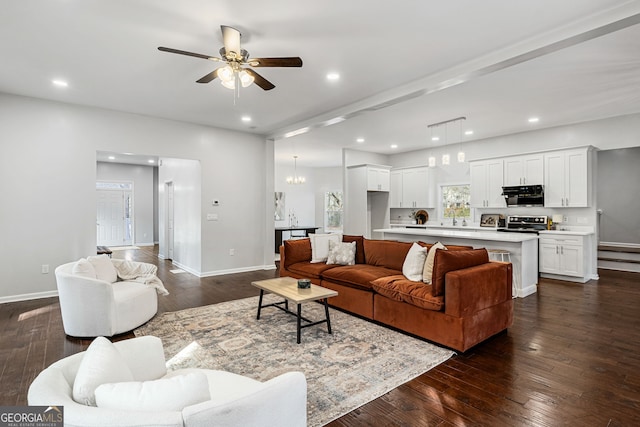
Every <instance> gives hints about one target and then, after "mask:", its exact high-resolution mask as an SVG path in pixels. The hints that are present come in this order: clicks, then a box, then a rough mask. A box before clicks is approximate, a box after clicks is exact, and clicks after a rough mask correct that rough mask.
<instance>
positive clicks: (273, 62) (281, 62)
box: [248, 56, 302, 67]
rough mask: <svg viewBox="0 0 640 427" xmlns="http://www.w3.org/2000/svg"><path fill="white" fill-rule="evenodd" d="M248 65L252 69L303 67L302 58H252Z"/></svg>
mask: <svg viewBox="0 0 640 427" xmlns="http://www.w3.org/2000/svg"><path fill="white" fill-rule="evenodd" d="M248 64H249V65H251V66H252V67H302V58H299V57H297V56H292V57H287V58H251V59H250V60H249V61H248Z"/></svg>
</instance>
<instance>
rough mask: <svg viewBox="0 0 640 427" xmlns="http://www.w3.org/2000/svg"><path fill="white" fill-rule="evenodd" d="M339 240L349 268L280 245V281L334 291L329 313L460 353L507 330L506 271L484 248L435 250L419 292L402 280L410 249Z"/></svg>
mask: <svg viewBox="0 0 640 427" xmlns="http://www.w3.org/2000/svg"><path fill="white" fill-rule="evenodd" d="M343 241H344V242H352V241H355V242H356V264H355V265H333V264H326V263H311V262H310V261H311V242H310V239H308V238H307V239H299V240H287V241H285V242H284V244H283V246H282V248H281V250H280V276H290V277H294V278H298V279H300V278H307V279H311V282H312V283H314V284H317V285H321V286H324V287H325V288H329V289H333V290H335V291H337V292H338V296H336V297H333V298H330V299H329V304H330V305H332V306H334V307H337V308H340V309H342V310H345V311H348V312H351V313H354V314H356V315H359V316H361V317H364V318H366V319H370V320H374V321H376V322H379V323H382V324H385V325H388V326H391V327H394V328H397V329H399V330H401V331H404V332H407V333H410V334H412V335H416V336H419V337H422V338H425V339H427V340H429V341H433V342H436V343H439V344H442V345H444V346H446V347H449V348H452V349H455V350H459V351H462V352H464V351H466V350H468V349H469V348H471V347H473V346H474V345H476V344H478V343H480V342H482V341H484V340H486V339H487V338H489V337H491V336H493V335H495V334H497V333H499V332H501V331H503V330H505V329H507V328H508V327H509V326H511V324H512V323H513V300H512V298H511V280H512V266H511V264H510V263H502V262H493V261H489V257H488V254H487V251H486V250H485V249H475V250H474V249H473V248H471V247H468V246H447V249H448V250H437V251H436V253H435V258H434V264H433V284H432V285H426V284H423V283H421V282H411V281H409V280H407V279H406V278H405V277H404V276H403V275H402V265H403V263H404V259H405V257H406V255H407V253H408V252H409V249H410V248H411V245H412V243H406V242H396V241H390V240H371V239H365V238H363V237H362V236H347V235H345V236H343ZM419 243H420V244H421V245H423V246H426V247H427V248H430V247H431V244H429V243H423V242H419Z"/></svg>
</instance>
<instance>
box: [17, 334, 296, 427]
mask: <svg viewBox="0 0 640 427" xmlns="http://www.w3.org/2000/svg"><path fill="white" fill-rule="evenodd" d="M114 346H115V348H117V349H118V351H119V353H120V354H121V355H122V356H123V358H124V361H125V362H126V365H127V366H128V367H129V369H130V370H131V373H132V374H133V381H153V380H157V379H162V378H175V377H176V376H178V375H182V374H187V373H192V372H199V373H203V374H205V375H206V377H207V381H208V385H209V393H210V400H206V401H203V402H201V403H196V404H193V405H191V406H187V407H185V408H183V409H182V410H181V411H177V410H176V411H168V410H166V411H148V410H135V411H132V410H129V411H123V410H115V409H105V408H101V407H95V406H86V405H83V404H80V403H77V402H76V401H75V400H73V389H74V381H75V380H76V375H77V374H78V370H79V367H80V364H81V362H82V360H83V358H84V357H85V354H86V353H88V351H87V352H81V353H77V354H74V355H73V356H69V357H66V358H64V359H62V360H59V361H57V362H55V363H53V364H52V365H51V366H49V367H48V368H46V369H45V370H44V371H42V372H41V373H40V374H39V375H38V376H37V377H36V379H35V380H34V381H33V383H32V384H31V386H30V387H29V392H28V396H27V400H28V403H29V405H44V406H53V405H59V406H64V424H65V426H78V427H79V426H82V427H106V426H131V427H138V426H163V427H169V426H183V425H184V426H193V427H204V426H221V427H225V426H229V427H235V426H243V427H252V426H253V427H258V426H285V427H287V426H291V427H304V426H306V422H307V382H306V379H305V377H304V374H302V373H301V372H287V373H285V374H282V375H280V376H278V377H275V378H273V379H271V380H269V381H266V382H260V381H256V380H253V379H251V378H247V377H244V376H241V375H236V374H233V373H230V372H224V371H215V370H208V369H181V370H176V371H172V372H169V373H167V371H166V365H165V359H164V351H163V347H162V341H161V340H160V339H159V338H157V337H153V336H144V337H139V338H132V339H129V340H125V341H119V342H116V343H114ZM121 384H122V383H121ZM174 395H175V393H174ZM138 397H139V396H138ZM141 398H144V397H141Z"/></svg>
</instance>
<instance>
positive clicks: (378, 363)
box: [134, 294, 454, 426]
mask: <svg viewBox="0 0 640 427" xmlns="http://www.w3.org/2000/svg"><path fill="white" fill-rule="evenodd" d="M279 300H280V299H279V298H278V297H276V296H274V295H271V294H268V295H265V299H264V303H268V302H275V301H279ZM257 307H258V297H252V298H246V299H241V300H236V301H231V302H225V303H221V304H215V305H210V306H205V307H198V308H191V309H187V310H182V311H177V312H172V313H163V314H161V315H159V316H157V317H156V318H154V319H152V320H151V321H150V322H149V323H147V324H146V325H144V326H142V327H140V328H138V329H136V330H135V331H134V333H135V335H136V336H141V335H155V336H157V337H160V338H161V339H162V343H163V345H164V350H165V356H166V358H167V366H168V369H170V370H173V369H179V368H186V367H198V368H208V369H219V370H225V371H229V372H234V373H236V374H240V375H245V376H248V377H251V378H254V379H257V380H259V381H266V380H268V379H270V378H273V377H275V376H277V375H279V374H281V373H284V372H288V371H302V372H304V374H305V376H306V378H307V389H308V396H307V402H308V404H307V410H308V425H309V426H321V425H324V424H326V423H328V422H330V421H332V420H334V419H336V418H339V417H341V416H342V415H344V414H346V413H348V412H351V411H352V410H354V409H356V408H358V407H359V406H362V405H363V404H365V403H367V402H369V401H371V400H373V399H376V398H378V397H380V396H382V395H383V394H385V393H387V392H388V391H390V390H392V389H394V388H396V387H397V386H399V385H401V384H403V383H405V382H407V381H409V380H411V379H413V378H415V377H417V376H419V375H420V374H422V373H424V372H426V371H428V370H429V369H431V368H433V367H434V366H436V365H438V364H440V363H442V362H444V361H445V360H447V359H449V358H450V357H451V356H452V355H453V354H454V353H453V352H452V351H451V350H447V349H443V348H440V347H437V346H435V345H432V344H429V343H427V342H424V341H421V340H418V339H415V338H411V337H408V336H406V335H403V334H401V333H398V332H394V331H392V330H390V329H387V328H384V327H381V326H378V325H375V324H373V323H370V322H367V321H365V320H361V319H359V318H357V317H354V316H350V315H348V314H345V313H342V312H340V311H337V310H333V309H330V315H331V326H332V332H333V334H332V335H329V334H328V333H327V328H326V324H320V325H317V326H312V327H309V328H305V329H302V342H301V343H300V344H296V319H295V316H291V315H288V314H286V313H284V312H283V311H281V310H278V309H276V308H273V307H269V308H264V309H262V313H261V316H260V320H256V311H257ZM289 307H290V308H295V306H294V305H292V304H290V305H289ZM302 315H303V316H304V317H306V318H307V319H309V320H312V321H316V320H322V319H323V318H324V307H323V306H322V305H321V304H317V303H307V304H303V306H302Z"/></svg>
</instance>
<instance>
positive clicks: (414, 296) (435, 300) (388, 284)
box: [371, 276, 444, 311]
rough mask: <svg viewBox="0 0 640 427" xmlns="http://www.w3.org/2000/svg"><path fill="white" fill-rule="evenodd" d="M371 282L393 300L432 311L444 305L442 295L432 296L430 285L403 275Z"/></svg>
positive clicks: (440, 308) (375, 288) (380, 292)
mask: <svg viewBox="0 0 640 427" xmlns="http://www.w3.org/2000/svg"><path fill="white" fill-rule="evenodd" d="M371 284H372V287H373V290H375V291H376V292H377V293H379V294H380V295H383V296H385V297H387V298H390V299H392V300H395V301H404V302H406V303H407V304H411V305H415V306H416V307H420V308H424V309H426V310H434V311H441V310H442V309H443V307H444V297H442V296H438V297H436V296H433V295H432V292H431V285H425V284H424V283H422V282H415V281H411V280H407V279H406V277H404V276H389V277H381V278H380V279H376V280H374V281H373V282H372V283H371Z"/></svg>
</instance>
